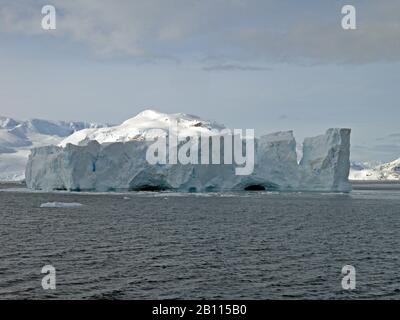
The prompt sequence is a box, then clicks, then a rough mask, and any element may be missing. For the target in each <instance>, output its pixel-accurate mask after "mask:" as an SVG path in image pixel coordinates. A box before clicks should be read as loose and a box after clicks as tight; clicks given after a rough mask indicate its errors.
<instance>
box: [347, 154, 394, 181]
mask: <svg viewBox="0 0 400 320" xmlns="http://www.w3.org/2000/svg"><path fill="white" fill-rule="evenodd" d="M349 179H350V180H375V181H378V180H381V181H384V180H390V181H396V180H398V181H400V158H399V159H397V160H394V161H392V162H389V163H384V164H381V165H378V166H374V167H368V166H367V167H363V166H358V167H356V166H353V167H352V169H351V170H350V175H349Z"/></svg>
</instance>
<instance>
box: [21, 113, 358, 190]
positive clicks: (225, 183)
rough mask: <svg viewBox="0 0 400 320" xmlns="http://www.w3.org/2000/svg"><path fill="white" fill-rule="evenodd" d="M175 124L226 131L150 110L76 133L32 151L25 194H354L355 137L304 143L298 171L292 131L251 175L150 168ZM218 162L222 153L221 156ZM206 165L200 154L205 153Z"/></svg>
mask: <svg viewBox="0 0 400 320" xmlns="http://www.w3.org/2000/svg"><path fill="white" fill-rule="evenodd" d="M171 122H177V124H178V136H185V137H186V136H194V135H198V134H199V133H201V132H207V133H212V134H213V133H214V132H215V131H214V130H213V129H217V130H220V129H222V128H224V127H223V126H222V125H219V124H216V123H212V122H210V121H205V120H201V119H199V118H198V117H195V116H190V115H186V114H170V115H168V114H164V113H160V112H157V111H153V110H147V111H144V112H142V113H140V114H138V115H137V116H136V117H134V118H132V119H129V120H127V121H125V122H124V123H122V124H121V125H119V126H114V127H110V128H100V129H85V130H82V131H78V132H76V133H74V134H73V135H71V136H70V137H68V138H66V139H65V140H63V141H62V142H61V143H60V144H59V146H48V147H41V148H35V149H33V150H32V153H31V155H30V157H29V161H28V164H27V168H26V182H27V186H28V187H29V188H32V189H40V190H46V191H49V190H57V189H59V190H60V189H61V190H78V191H79V190H81V191H83V190H88V191H112V190H164V189H168V190H176V191H186V192H193V191H196V192H204V191H226V190H244V189H247V188H252V187H257V188H265V189H266V190H307V191H343V192H347V191H350V189H351V186H350V184H349V182H348V175H349V167H350V162H349V149H350V129H337V128H336V129H329V130H327V132H326V133H325V134H322V135H320V136H317V137H314V138H307V139H306V140H305V141H304V143H303V152H302V153H303V158H302V160H301V161H300V163H298V161H297V152H296V140H295V139H294V137H293V132H292V131H287V132H278V133H273V134H269V135H264V136H261V137H260V138H259V139H256V141H255V159H254V160H255V161H254V165H255V166H254V171H253V172H252V173H251V174H250V175H246V176H239V175H236V174H235V168H236V164H221V165H215V164H186V165H183V164H155V165H154V164H150V163H149V162H148V161H147V159H146V152H147V150H148V148H149V146H150V145H152V144H153V143H154V141H153V140H154V138H155V137H157V136H160V135H161V136H165V135H167V133H168V132H167V131H168V128H169V125H170V123H171ZM221 151H222V154H221V158H223V157H224V154H223V151H224V148H221ZM199 153H200V157H201V150H200V152H199Z"/></svg>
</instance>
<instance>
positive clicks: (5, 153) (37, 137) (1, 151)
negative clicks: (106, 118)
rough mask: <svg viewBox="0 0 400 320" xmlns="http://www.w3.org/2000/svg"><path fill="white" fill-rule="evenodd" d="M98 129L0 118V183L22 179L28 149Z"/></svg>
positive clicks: (69, 124) (80, 124) (97, 126)
mask: <svg viewBox="0 0 400 320" xmlns="http://www.w3.org/2000/svg"><path fill="white" fill-rule="evenodd" d="M102 126H104V125H98V124H93V123H86V122H66V121H47V120H41V119H31V120H26V121H19V120H15V119H12V118H6V117H0V181H16V180H22V179H24V175H25V173H24V172H25V166H26V162H27V160H28V156H29V153H30V149H31V148H33V147H40V146H45V145H53V144H58V143H59V142H60V141H62V140H63V139H65V137H68V136H69V135H71V134H72V133H74V132H75V131H78V130H82V129H85V128H99V127H102Z"/></svg>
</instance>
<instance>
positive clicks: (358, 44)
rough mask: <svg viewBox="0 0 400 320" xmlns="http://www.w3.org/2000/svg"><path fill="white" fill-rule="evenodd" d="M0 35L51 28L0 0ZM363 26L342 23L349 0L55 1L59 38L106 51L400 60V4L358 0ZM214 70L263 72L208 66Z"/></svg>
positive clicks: (32, 4)
mask: <svg viewBox="0 0 400 320" xmlns="http://www.w3.org/2000/svg"><path fill="white" fill-rule="evenodd" d="M0 2H1V6H0V7H1V9H0V33H14V34H24V35H27V34H28V35H32V34H34V35H41V34H44V32H43V30H41V29H40V19H41V15H40V8H41V5H43V4H47V3H42V1H40V2H38V1H36V0H30V1H29V0H27V1H24V3H23V4H21V3H20V2H17V1H4V0H0ZM352 2H353V4H354V5H355V6H356V8H357V21H358V29H357V30H355V31H345V30H343V29H342V28H341V26H340V21H341V18H342V15H341V13H340V8H341V5H344V4H347V3H345V2H342V1H329V2H328V1H326V2H321V1H316V0H305V1H302V2H298V1H278V0H275V1H273V0H248V1H240V0H202V1H199V0H186V1H184V0H169V1H165V0H147V1H142V0H136V1H128V0H121V1H118V2H113V1H105V0H98V1H88V0H69V1H65V0H53V4H54V5H55V6H56V8H57V10H58V12H59V15H58V20H57V21H58V22H57V23H58V25H57V30H56V31H55V32H53V34H54V35H55V36H59V37H65V38H67V39H70V40H71V41H73V42H78V43H83V44H85V45H88V46H90V47H91V48H92V49H93V51H94V52H95V53H96V54H99V55H104V56H115V55H117V56H118V55H127V56H132V57H147V58H150V59H157V58H159V57H172V56H174V57H175V58H182V57H185V56H188V57H192V56H193V55H197V54H205V55H224V56H228V57H229V58H231V59H242V58H245V59H253V60H254V61H255V60H256V61H268V62H291V63H296V64H299V63H300V64H301V63H305V62H306V63H311V64H315V63H352V64H360V63H373V62H377V61H400V40H399V34H400V2H399V1H398V0H386V1H384V2H383V1H372V0H364V1H360V0H353V1H352ZM204 69H205V70H207V71H214V70H218V69H219V70H225V71H228V70H253V71H256V70H259V67H253V66H252V65H250V66H241V65H240V66H234V65H222V66H206V67H204Z"/></svg>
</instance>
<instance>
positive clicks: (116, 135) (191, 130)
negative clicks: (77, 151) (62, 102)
mask: <svg viewBox="0 0 400 320" xmlns="http://www.w3.org/2000/svg"><path fill="white" fill-rule="evenodd" d="M173 121H174V122H176V123H177V126H178V133H179V135H181V136H192V135H196V134H200V133H202V132H203V133H207V132H209V133H211V132H212V130H213V129H216V130H221V129H224V128H225V127H224V126H223V125H221V124H218V123H215V122H211V121H208V120H202V119H200V118H199V117H197V116H193V115H188V114H184V113H176V114H166V113H161V112H158V111H154V110H145V111H142V112H141V113H139V114H138V115H136V116H135V117H133V118H131V119H128V120H126V121H124V122H123V123H122V124H121V125H118V126H114V127H108V128H94V129H84V130H81V131H77V132H75V133H74V134H72V135H71V136H69V137H68V138H66V139H64V140H63V141H62V142H61V143H60V144H59V146H61V147H65V146H66V145H67V144H68V143H71V144H75V145H86V144H87V143H88V142H89V141H91V140H96V141H97V142H99V143H111V142H127V141H132V140H153V139H154V138H156V137H158V136H160V130H162V132H163V135H166V134H167V132H168V129H169V127H170V124H171V123H172V122H173Z"/></svg>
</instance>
